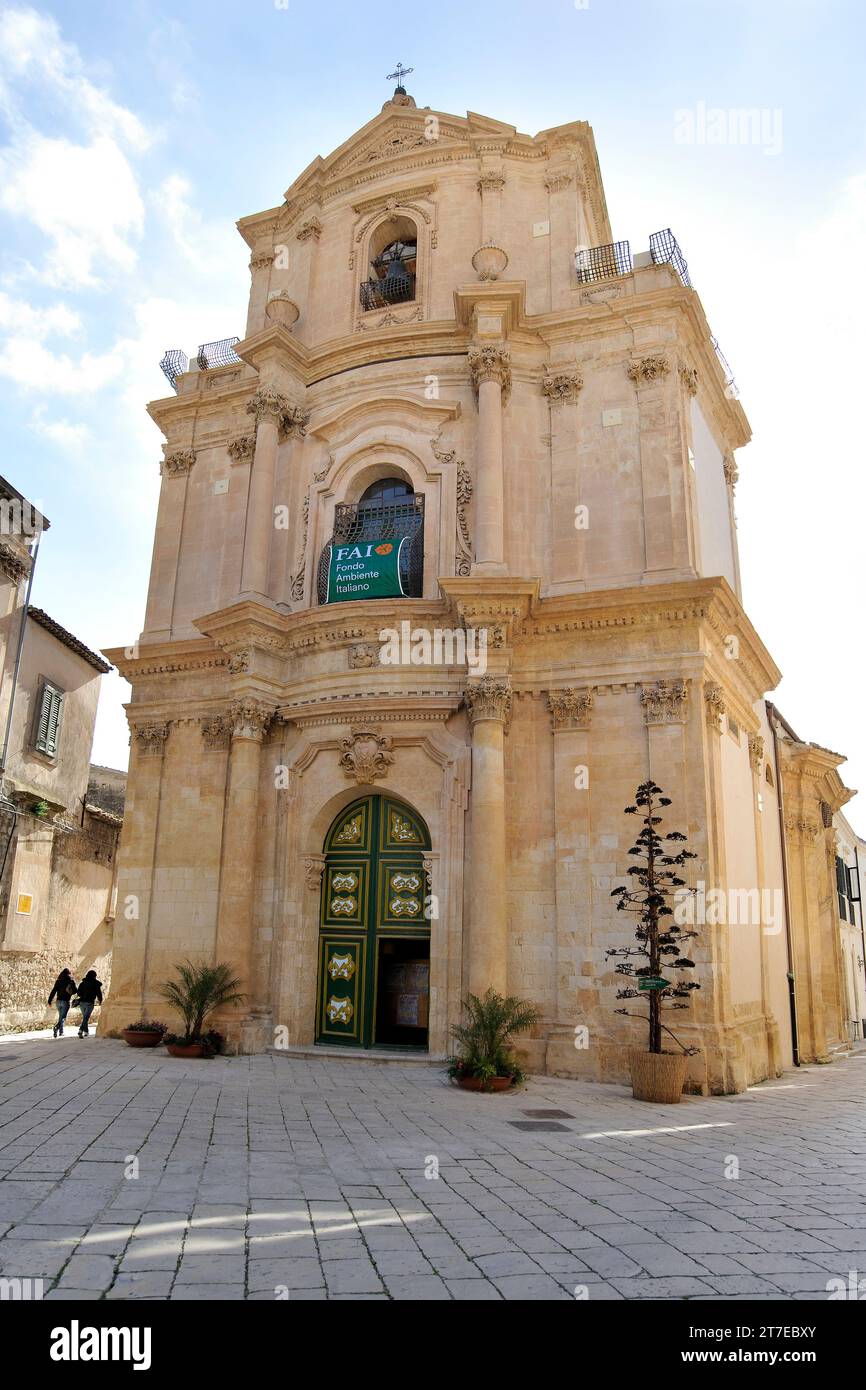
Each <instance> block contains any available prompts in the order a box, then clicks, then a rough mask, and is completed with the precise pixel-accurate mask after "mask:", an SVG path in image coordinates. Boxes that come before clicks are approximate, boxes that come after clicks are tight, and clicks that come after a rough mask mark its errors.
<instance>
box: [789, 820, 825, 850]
mask: <svg viewBox="0 0 866 1390" xmlns="http://www.w3.org/2000/svg"><path fill="white" fill-rule="evenodd" d="M820 829H821V823H820V821H818V820H817V819H815V817H813V816H807V815H802V814H799V815H798V814H797V813H796V812H792V813H791V814H790V815H787V816H786V817H785V830H786V831H787V833H788V835H789V836H790V837H791V839H792V840H794V841H795V842H797V843H799V844H803V845H805V844H809V843H811V842H812V841H814V840H817V838H818V832H819V831H820Z"/></svg>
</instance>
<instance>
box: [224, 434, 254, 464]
mask: <svg viewBox="0 0 866 1390" xmlns="http://www.w3.org/2000/svg"><path fill="white" fill-rule="evenodd" d="M255 451H256V437H255V435H254V434H239V435H237V436H236V438H234V439H230V440H229V443H228V447H227V452H228V456H229V458H230V459H231V461H232V463H249V462H250V460H251V459H252V456H253V454H254V453H255Z"/></svg>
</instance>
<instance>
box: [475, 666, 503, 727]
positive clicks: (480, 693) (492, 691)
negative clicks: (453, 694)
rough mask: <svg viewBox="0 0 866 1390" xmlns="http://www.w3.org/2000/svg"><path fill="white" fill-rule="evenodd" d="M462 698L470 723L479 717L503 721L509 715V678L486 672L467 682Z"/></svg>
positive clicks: (476, 720) (476, 721)
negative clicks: (478, 678)
mask: <svg viewBox="0 0 866 1390" xmlns="http://www.w3.org/2000/svg"><path fill="white" fill-rule="evenodd" d="M464 698H465V700H466V708H467V709H468V711H469V722H470V724H477V723H478V721H479V720H480V719H498V720H499V721H500V722H502V723H505V722H506V721H507V720H508V719H509V717H510V715H511V678H510V677H509V676H494V675H491V674H490V673H489V672H488V674H487V675H486V676H482V677H481V679H480V680H477V681H470V682H469V684H468V685H467V687H466V692H465V696H464Z"/></svg>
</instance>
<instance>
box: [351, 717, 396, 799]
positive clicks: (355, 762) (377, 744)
mask: <svg viewBox="0 0 866 1390" xmlns="http://www.w3.org/2000/svg"><path fill="white" fill-rule="evenodd" d="M340 748H341V750H342V756H341V758H340V767H341V768H342V769H343V772H344V773H345V774H346V776H347V777H352V778H354V780H355V781H356V782H357V783H358V785H359V786H368V785H369V784H370V783H371V782H375V781H377V780H378V778H380V777H387V775H388V768H389V767H390V766H391V764H392V763H393V761H394V754H393V752H392V748H391V740H390V738H388V737H386V736H385V735H384V734H382V733H380V731H379V730H378V729H377V728H370V727H366V728H365V727H361V726H358V727H353V728H352V731H351V733H350V734H349V737H348V738H344V739H341V740H340Z"/></svg>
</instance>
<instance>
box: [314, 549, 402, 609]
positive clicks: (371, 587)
mask: <svg viewBox="0 0 866 1390" xmlns="http://www.w3.org/2000/svg"><path fill="white" fill-rule="evenodd" d="M408 543H409V538H408V536H403V537H398V538H396V539H391V540H380V541H357V542H355V544H353V545H332V546H331V554H330V556H329V559H328V598H327V602H328V603H346V602H348V601H349V600H350V599H357V598H399V597H401V596H402V594H403V584H402V582H401V579H400V554H401V551H402V549H403V546H404V545H408Z"/></svg>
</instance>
